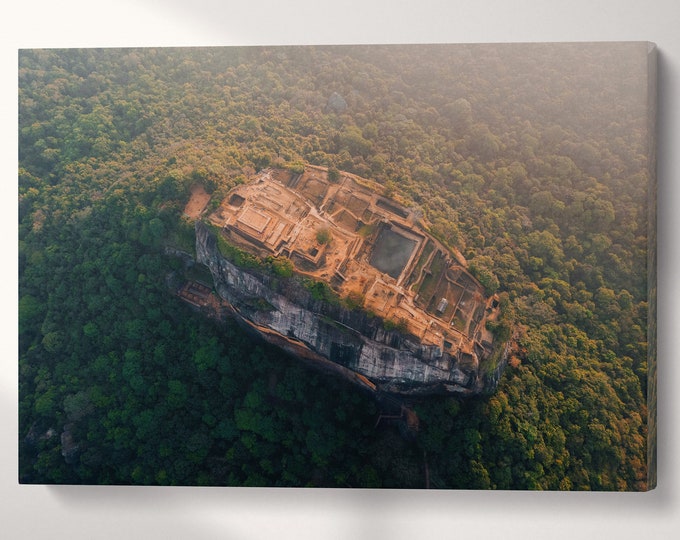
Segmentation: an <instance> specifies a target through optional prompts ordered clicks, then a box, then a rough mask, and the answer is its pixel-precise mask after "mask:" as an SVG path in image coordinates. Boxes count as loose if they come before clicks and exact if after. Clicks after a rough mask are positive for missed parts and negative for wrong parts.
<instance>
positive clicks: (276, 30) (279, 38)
mask: <svg viewBox="0 0 680 540" xmlns="http://www.w3.org/2000/svg"><path fill="white" fill-rule="evenodd" d="M10 6H11V7H9V8H8V5H7V4H3V8H2V13H3V15H2V23H1V24H2V30H1V31H0V41H1V42H2V46H1V48H0V61H1V62H2V68H3V71H2V73H3V79H2V83H3V84H2V85H0V90H1V92H2V94H1V98H2V99H0V114H1V116H0V130H1V131H2V134H3V145H0V147H1V149H0V152H2V159H1V160H0V171H1V172H2V181H0V190H2V191H1V192H0V200H2V204H3V212H2V213H3V214H6V215H5V216H4V217H3V220H6V227H5V230H11V231H16V223H17V218H16V181H15V178H16V156H17V153H16V152H17V150H16V133H17V131H16V121H17V119H16V80H17V79H16V73H17V72H16V69H17V67H16V66H17V49H18V48H30V47H55V46H60V47H85V46H129V45H140V46H150V45H154V46H155V45H230V44H245V45H248V44H313V43H317V44H321V43H394V42H400V43H412V42H450V43H456V42H508V41H513V42H517V41H619V40H648V41H654V42H656V43H657V44H658V46H659V48H660V52H661V58H660V83H661V91H660V98H661V99H660V104H659V105H660V118H659V123H660V140H659V168H658V171H659V241H660V246H659V264H660V271H659V324H658V329H659V370H658V371H659V404H658V409H659V428H658V431H659V440H658V447H659V460H658V461H659V487H658V488H657V489H656V490H655V491H654V492H652V493H648V494H583V493H580V494H564V493H549V494H540V493H484V492H427V493H424V492H403V491H402V492H397V491H382V492H377V491H330V490H273V489H240V490H239V489H214V488H210V489H194V488H180V489H171V488H125V487H120V488H118V487H68V486H61V487H45V486H18V485H17V483H16V477H17V473H16V470H17V465H16V464H17V458H16V453H17V442H16V431H17V419H16V418H17V406H16V403H17V390H16V386H17V385H16V380H17V368H16V350H17V349H16V335H17V332H16V303H15V299H16V273H15V272H16V271H15V268H16V267H15V265H14V261H16V240H15V239H16V235H15V236H12V235H10V234H5V235H3V238H4V239H3V245H2V253H3V254H4V257H3V258H4V259H5V260H6V263H7V266H8V267H9V268H8V269H6V270H5V271H4V274H3V276H2V280H0V283H2V285H1V286H2V291H1V293H2V296H1V298H3V303H4V304H6V307H5V309H3V322H5V323H6V324H5V326H7V329H6V330H4V331H3V333H2V337H3V340H2V347H3V348H2V355H1V356H0V426H1V427H2V432H1V433H0V438H1V441H2V445H0V531H1V532H0V534H1V535H2V537H3V538H18V539H23V538H47V537H50V538H54V539H62V538H69V539H74V540H75V539H78V540H79V539H89V538H101V539H109V538H111V539H113V538H116V539H118V538H126V539H127V538H148V539H160V538H192V539H204V538H260V537H261V538H281V537H283V538H358V539H364V538H372V539H376V538H380V539H381V538H390V539H400V538H428V537H433V536H444V537H450V536H454V535H455V536H460V535H466V536H469V537H471V538H503V539H508V538H512V539H514V538H518V539H519V538H522V539H531V538H551V539H552V538H554V539H570V540H572V539H574V538H579V539H581V538H601V539H604V538H617V539H624V538H637V537H645V538H667V537H670V536H671V533H673V532H677V531H678V530H680V515H679V514H680V502H679V494H678V490H679V487H680V482H679V479H680V478H679V468H678V457H677V456H678V451H679V450H680V445H679V444H678V431H680V430H678V429H677V426H678V425H680V416H679V414H678V412H679V411H678V404H679V403H680V400H679V399H678V398H677V397H676V396H677V391H676V390H675V388H676V387H678V385H679V383H680V380H679V374H678V368H677V367H676V366H675V365H674V364H675V357H676V356H677V351H678V350H680V343H679V341H680V337H679V334H680V333H678V332H677V331H676V329H677V327H678V323H679V321H680V318H679V316H678V309H677V308H676V307H675V306H674V305H673V304H677V303H678V300H680V298H679V296H680V295H679V294H678V290H679V287H678V285H677V284H676V283H673V282H672V279H673V278H674V277H676V276H677V275H678V268H679V264H678V255H679V250H678V244H679V243H678V242H677V240H676V239H675V238H673V233H674V232H675V231H677V230H678V228H679V227H678V225H679V223H678V221H679V218H678V215H679V213H678V212H676V211H674V210H675V207H676V206H677V205H678V203H679V191H680V189H679V188H678V184H677V178H676V176H677V172H678V170H680V167H679V164H678V160H679V159H680V157H679V156H680V152H675V150H677V149H678V148H680V145H679V144H678V115H679V107H678V103H677V100H676V99H675V98H676V97H677V96H680V91H679V77H680V37H679V36H680V32H679V31H678V22H680V3H678V2H677V0H569V1H558V0H506V1H503V0H476V1H475V0H448V1H446V0H419V1H417V2H414V1H411V2H408V1H406V0H391V1H390V0H377V1H370V0H334V1H330V0H288V1H285V0H283V1H275V0H269V1H267V0H238V1H235V0H222V1H219V0H193V1H191V0H166V1H164V2H161V1H159V0H118V1H117V2H112V1H110V0H102V1H99V2H93V1H92V0H89V1H85V0H62V1H59V2H56V1H54V0H52V1H47V0H40V1H25V2H12V3H10ZM674 173H675V174H674ZM4 224H5V223H4Z"/></svg>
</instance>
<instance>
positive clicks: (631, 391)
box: [17, 42, 657, 491]
mask: <svg viewBox="0 0 680 540" xmlns="http://www.w3.org/2000/svg"><path fill="white" fill-rule="evenodd" d="M18 98H19V103H18V110H19V123H18V127H19V132H18V141H19V159H18V165H19V168H18V209H19V228H18V245H19V250H18V251H19V261H18V276H19V278H18V279H19V298H18V317H19V350H18V364H19V371H18V376H19V377H18V385H19V433H18V440H17V444H18V453H19V470H18V481H19V482H20V483H22V484H81V485H82V484H86V485H146V486H152V485H153V486H229V487H251V486H252V487H255V486H257V487H298V488H300V487H305V488H313V487H321V488H391V489H397V488H400V489H427V488H429V489H465V490H555V491H647V490H650V489H653V488H654V487H655V486H656V482H657V480H656V312H655V303H656V248H655V245H656V227H655V220H656V216H655V214H656V177H655V176H656V175H655V144H656V141H655V136H654V133H655V115H656V50H655V47H654V46H653V45H652V44H650V43H646V42H611V43H605V42H602V43H543V44H538V43H533V44H460V45H456V44H427V45H426V44H423V45H414V44H410V45H333V46H331V45H323V46H321V45H319V46H312V45H305V46H249V47H246V46H240V47H236V46H232V47H177V48H172V47H156V48H151V47H146V48H70V49H21V50H19V51H18Z"/></svg>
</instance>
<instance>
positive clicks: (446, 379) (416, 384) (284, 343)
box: [196, 222, 496, 395]
mask: <svg viewBox="0 0 680 540" xmlns="http://www.w3.org/2000/svg"><path fill="white" fill-rule="evenodd" d="M196 253H197V260H198V262H200V263H202V264H205V265H206V266H207V267H208V268H209V269H210V272H211V273H212V276H213V280H214V284H215V288H216V290H217V292H218V294H219V295H220V296H221V297H222V298H223V299H224V300H226V301H227V302H228V303H229V304H230V305H231V306H232V308H233V312H234V314H235V316H236V317H237V319H238V320H239V321H241V322H242V323H243V324H244V325H246V326H247V327H248V328H251V329H252V330H253V331H254V332H256V333H257V334H259V335H260V336H262V337H263V338H264V339H265V340H267V341H269V342H271V343H274V344H275V345H278V346H280V347H281V348H283V349H285V350H286V351H288V352H289V353H292V354H293V355H295V356H298V357H300V358H303V359H305V360H307V361H309V362H310V363H313V364H315V365H317V366H319V367H321V368H324V369H327V370H331V371H333V372H335V373H338V374H341V375H343V376H345V377H347V378H349V379H351V380H353V381H355V382H357V383H359V384H361V385H362V386H364V387H366V388H369V389H371V390H373V391H384V392H389V393H396V394H404V395H424V394H432V393H453V394H460V395H474V394H478V393H480V392H483V391H488V390H491V389H492V387H493V386H494V385H495V379H496V377H491V378H486V377H484V376H483V375H482V374H481V372H480V359H479V358H478V357H477V355H475V354H474V353H473V354H463V353H461V351H456V352H455V353H454V354H450V353H449V352H448V351H445V350H442V347H440V346H437V345H426V344H423V343H420V342H419V341H418V340H417V339H416V338H414V337H413V336H409V335H404V334H401V333H399V332H397V331H394V330H392V331H389V330H386V329H385V328H384V326H383V321H382V320H381V319H380V318H379V317H375V316H370V315H369V314H367V313H366V312H364V311H362V310H356V309H354V310H353V309H349V308H347V307H345V306H344V305H342V304H338V303H332V302H325V301H322V300H318V299H315V298H314V296H313V295H312V293H311V292H310V290H309V289H308V288H306V287H305V286H304V284H303V283H302V280H301V279H300V278H299V277H296V276H293V277H291V278H281V277H278V276H273V275H269V274H268V273H267V272H265V271H261V270H258V269H252V268H248V269H246V268H242V267H238V266H236V265H234V264H232V263H231V262H229V261H228V260H226V259H225V258H224V257H223V256H222V254H221V253H220V251H219V249H218V244H217V239H216V236H215V232H213V230H211V228H210V227H209V226H207V225H206V224H204V223H202V222H197V223H196Z"/></svg>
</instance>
